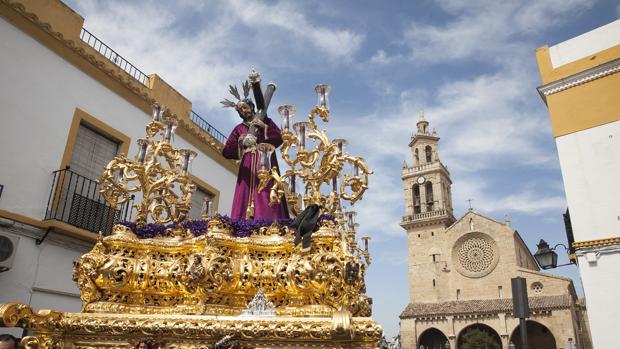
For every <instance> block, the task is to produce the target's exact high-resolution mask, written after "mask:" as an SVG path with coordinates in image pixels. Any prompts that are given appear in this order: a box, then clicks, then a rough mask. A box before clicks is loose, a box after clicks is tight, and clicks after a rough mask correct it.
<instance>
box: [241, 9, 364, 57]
mask: <svg viewBox="0 0 620 349" xmlns="http://www.w3.org/2000/svg"><path fill="white" fill-rule="evenodd" d="M230 5H231V7H232V8H233V10H234V11H235V13H236V14H237V15H238V16H239V18H240V19H241V21H242V22H243V23H244V24H245V25H247V26H250V27H252V28H253V29H255V30H258V29H260V27H261V26H273V27H277V28H280V29H282V30H285V31H288V32H290V33H292V34H294V35H295V36H296V37H299V38H301V39H305V40H306V41H309V42H310V43H312V44H313V45H314V46H316V47H317V48H319V49H321V50H323V51H324V52H325V53H327V54H329V55H331V56H332V57H333V58H343V59H346V60H348V59H350V56H351V55H353V54H355V52H357V51H358V50H359V48H360V45H361V43H362V41H363V40H364V35H361V34H358V33H354V32H353V31H351V30H337V29H330V28H326V27H321V26H316V25H313V24H311V23H310V22H309V21H308V19H307V18H306V16H305V15H304V14H303V13H301V12H300V11H299V10H298V9H296V8H295V7H293V6H291V5H290V4H289V3H286V2H278V3H275V4H273V5H267V4H265V3H261V2H247V1H241V0H235V1H231V2H230ZM266 39H267V38H265V40H266ZM284 54H286V53H285V52H284Z"/></svg>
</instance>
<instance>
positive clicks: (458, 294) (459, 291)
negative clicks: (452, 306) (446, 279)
mask: <svg viewBox="0 0 620 349" xmlns="http://www.w3.org/2000/svg"><path fill="white" fill-rule="evenodd" d="M456 300H457V301H459V300H461V290H459V289H457V290H456Z"/></svg>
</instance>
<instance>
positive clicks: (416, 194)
mask: <svg viewBox="0 0 620 349" xmlns="http://www.w3.org/2000/svg"><path fill="white" fill-rule="evenodd" d="M420 205H421V203H420V186H419V185H417V184H414V185H413V213H421V212H422V208H421V206H420Z"/></svg>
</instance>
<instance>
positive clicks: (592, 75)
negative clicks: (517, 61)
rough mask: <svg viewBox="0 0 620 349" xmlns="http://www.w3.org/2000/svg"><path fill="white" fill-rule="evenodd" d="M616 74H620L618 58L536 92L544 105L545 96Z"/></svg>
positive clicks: (547, 85) (541, 87)
mask: <svg viewBox="0 0 620 349" xmlns="http://www.w3.org/2000/svg"><path fill="white" fill-rule="evenodd" d="M618 72H620V58H618V59H614V60H613V61H609V62H606V63H603V64H601V65H599V66H596V67H593V68H589V69H586V70H584V71H582V72H579V73H577V74H573V75H570V76H567V77H565V78H563V79H560V80H557V81H554V82H551V83H548V84H546V85H542V86H539V87H538V88H536V90H538V93H539V94H540V97H541V98H542V99H543V101H544V102H545V104H546V103H547V96H550V95H552V94H555V93H558V92H562V91H564V90H568V89H570V88H573V87H575V86H579V85H583V84H586V83H588V82H591V81H594V80H597V79H601V78H603V77H605V76H608V75H611V74H615V73H618Z"/></svg>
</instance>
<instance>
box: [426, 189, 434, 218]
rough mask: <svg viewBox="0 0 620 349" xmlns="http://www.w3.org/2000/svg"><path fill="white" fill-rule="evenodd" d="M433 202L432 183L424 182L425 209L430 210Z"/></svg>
mask: <svg viewBox="0 0 620 349" xmlns="http://www.w3.org/2000/svg"><path fill="white" fill-rule="evenodd" d="M434 203H435V201H434V199H433V183H431V182H428V183H426V211H427V212H430V211H432V210H433V204H434Z"/></svg>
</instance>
